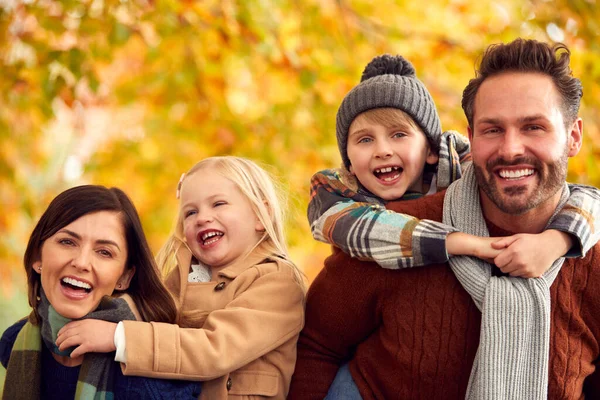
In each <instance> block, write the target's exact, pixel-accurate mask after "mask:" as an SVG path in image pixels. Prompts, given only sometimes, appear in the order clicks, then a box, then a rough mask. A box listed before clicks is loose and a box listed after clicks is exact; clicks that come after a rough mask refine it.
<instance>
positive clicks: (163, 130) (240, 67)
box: [0, 0, 600, 329]
mask: <svg viewBox="0 0 600 400" xmlns="http://www.w3.org/2000/svg"><path fill="white" fill-rule="evenodd" d="M599 10H600V7H598V4H597V3H596V0H556V1H552V2H550V1H541V0H501V1H496V2H486V1H476V0H450V1H448V0H428V1H424V2H420V1H406V0H399V1H387V0H380V1H375V2H372V1H370V0H361V1H343V0H337V1H333V0H296V1H289V2H286V1H272V0H271V1H269V0H262V1H258V0H249V1H232V0H219V1H210V0H207V1H198V2H196V1H191V0H188V1H176V0H163V1H160V2H158V1H156V2H155V1H152V0H146V1H127V0H121V1H111V0H78V1H75V0H66V1H53V0H37V1H35V0H28V1H17V0H0V66H1V68H2V70H1V74H0V199H1V204H2V212H0V229H1V232H2V235H1V236H0V306H1V307H0V310H3V311H0V328H2V329H3V328H4V327H5V326H6V325H8V324H9V323H10V322H12V321H13V320H14V319H16V318H17V317H18V316H21V315H24V314H25V312H26V311H27V306H26V301H25V300H24V299H25V297H24V295H23V291H24V288H25V282H24V273H23V267H22V261H21V257H22V254H23V252H24V248H25V246H26V243H27V239H28V236H29V234H30V232H31V230H32V229H33V226H34V224H35V221H36V220H37V219H38V218H39V216H40V215H41V213H42V212H43V210H44V209H45V207H46V206H47V204H48V203H49V201H50V200H51V199H52V198H53V197H54V196H55V195H56V194H58V193H59V192H60V191H62V190H64V189H66V188H68V187H71V186H74V185H78V184H83V183H95V184H102V185H107V186H118V187H121V188H123V189H124V190H125V191H126V192H127V193H128V194H129V195H130V196H131V197H132V198H133V200H134V202H135V204H136V205H137V207H138V210H139V211H140V213H141V215H142V219H143V224H144V228H145V230H146V232H147V235H148V237H149V240H150V242H151V245H152V247H153V250H155V251H156V250H158V248H159V247H160V245H161V244H162V242H163V241H164V240H165V239H166V237H167V235H168V233H169V231H170V229H171V227H172V223H173V220H174V218H175V215H176V212H177V202H176V199H175V187H176V184H177V181H178V179H179V176H180V174H181V173H182V172H184V171H186V170H187V169H188V168H189V167H190V166H192V165H193V164H194V163H195V162H196V161H198V160H200V159H202V158H204V157H207V156H212V155H222V154H235V155H239V156H245V157H249V158H252V159H254V160H257V161H259V162H261V163H262V164H264V165H266V166H267V169H268V170H269V171H271V172H272V173H273V174H274V175H275V176H276V178H277V179H278V180H279V181H280V182H281V184H282V187H283V188H284V190H285V191H286V192H287V193H288V194H289V198H290V200H289V206H288V207H287V209H288V210H289V213H288V216H289V221H288V224H287V227H288V239H289V244H290V247H291V252H292V256H293V258H294V260H295V261H296V262H297V263H298V264H299V265H300V266H301V267H303V268H304V270H305V272H306V273H307V275H308V277H309V278H312V277H314V275H315V274H316V273H317V272H318V271H319V269H320V267H321V265H322V260H323V259H324V258H325V257H326V256H327V254H328V253H329V247H328V246H326V245H323V244H319V243H316V242H314V241H313V240H312V238H311V235H310V232H309V228H308V224H307V222H306V218H305V210H306V204H307V197H308V182H309V178H310V176H311V175H312V174H313V173H314V172H315V171H317V170H319V169H322V168H325V167H332V166H337V165H338V164H339V163H340V157H339V154H338V151H337V146H336V142H335V133H334V132H335V114H336V111H337V107H338V105H339V103H340V101H341V99H342V98H343V96H344V95H345V94H346V93H347V92H348V91H349V90H350V88H351V87H352V86H354V85H355V84H356V83H357V82H358V80H359V77H360V74H361V72H362V69H363V67H364V66H365V64H366V63H367V62H368V61H369V60H370V59H371V58H372V57H373V56H375V55H378V54H382V53H394V54H402V55H404V56H405V57H406V58H408V59H409V60H411V61H412V62H413V64H414V66H415V68H416V70H417V75H418V76H419V77H420V78H421V79H422V80H423V81H424V82H425V84H426V85H427V87H428V88H429V89H430V91H431V93H432V95H433V96H434V98H435V100H436V103H437V105H438V108H439V110H440V116H441V119H442V122H443V124H444V128H446V129H457V130H459V131H462V132H465V130H466V129H465V126H466V122H465V118H464V115H463V113H462V110H461V108H460V98H461V94H462V90H463V88H464V87H465V85H466V84H467V82H468V80H469V79H470V78H472V77H473V75H474V67H475V64H476V60H477V58H478V56H480V54H481V53H482V51H483V49H484V48H485V47H486V46H487V45H489V44H491V43H495V42H500V41H509V40H512V39H514V38H515V37H518V36H523V37H530V38H537V39H540V40H544V41H562V42H564V43H566V44H567V45H568V46H569V47H570V49H571V50H572V53H573V60H572V68H573V70H574V74H575V75H576V76H578V77H580V78H581V80H582V81H583V85H584V93H585V94H584V104H583V107H582V110H581V116H582V117H583V119H584V127H585V135H586V136H585V144H584V148H583V150H582V152H581V153H580V155H579V156H578V157H577V158H576V159H573V160H572V161H571V163H570V176H569V178H570V180H572V181H577V182H582V183H587V184H592V185H596V186H598V185H599V184H600V169H599V168H598V165H597V160H598V155H599V152H600V132H599V126H600V123H599V118H600V87H599V85H598V83H597V82H600V51H599V50H600V48H599V47H600V42H599V41H598V39H597V38H598V36H599V35H600V11H599ZM9 302H10V304H11V306H10V307H5V305H7V304H9Z"/></svg>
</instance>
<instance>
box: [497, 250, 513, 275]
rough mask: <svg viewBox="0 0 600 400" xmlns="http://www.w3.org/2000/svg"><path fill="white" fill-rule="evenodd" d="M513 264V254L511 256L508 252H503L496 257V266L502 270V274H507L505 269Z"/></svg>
mask: <svg viewBox="0 0 600 400" xmlns="http://www.w3.org/2000/svg"><path fill="white" fill-rule="evenodd" d="M511 262H512V254H510V253H509V252H507V251H503V252H501V253H500V254H498V255H497V256H496V257H494V264H496V267H498V268H500V270H501V271H502V272H506V271H504V268H506V267H507V266H508V265H509V264H510V263H511ZM513 269H514V268H513Z"/></svg>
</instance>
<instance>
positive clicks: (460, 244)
mask: <svg viewBox="0 0 600 400" xmlns="http://www.w3.org/2000/svg"><path fill="white" fill-rule="evenodd" d="M498 239H500V238H497V237H494V238H490V237H479V236H474V235H471V234H468V233H464V232H452V233H450V234H448V237H447V238H446V251H447V252H448V254H449V255H452V256H461V255H462V256H473V257H477V258H481V259H482V260H485V261H487V262H489V263H491V264H493V263H494V258H495V257H497V256H498V255H499V254H500V253H501V252H502V251H503V250H502V249H503V248H500V249H497V248H494V247H492V243H495V242H497V241H498Z"/></svg>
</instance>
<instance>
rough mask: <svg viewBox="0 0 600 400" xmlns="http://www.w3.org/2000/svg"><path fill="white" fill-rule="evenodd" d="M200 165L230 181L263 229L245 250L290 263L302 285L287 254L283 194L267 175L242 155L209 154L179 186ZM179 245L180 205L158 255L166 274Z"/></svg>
mask: <svg viewBox="0 0 600 400" xmlns="http://www.w3.org/2000/svg"><path fill="white" fill-rule="evenodd" d="M203 168H212V169H214V170H216V172H217V173H219V174H221V175H222V176H223V177H225V178H227V179H229V180H231V181H232V182H233V183H234V184H235V185H236V186H237V187H238V188H239V190H240V191H241V192H242V194H243V195H244V196H245V197H246V198H247V199H248V201H249V202H250V205H251V206H252V209H253V210H254V213H255V214H256V216H257V217H258V219H259V220H260V222H261V224H262V225H263V227H264V228H265V231H264V232H263V233H262V236H261V237H260V239H259V241H258V242H257V244H256V245H255V246H254V247H253V248H252V249H250V250H249V251H248V254H249V253H251V252H252V251H254V250H255V249H256V248H257V247H259V246H260V247H261V249H262V250H263V251H265V252H266V253H267V255H270V256H274V257H277V258H278V259H279V261H281V262H283V263H285V264H287V265H289V266H290V267H291V268H292V270H293V271H294V275H295V278H296V280H297V282H298V284H300V285H301V286H302V287H303V288H304V276H303V274H302V272H301V271H300V270H299V269H298V267H297V266H296V265H295V264H294V263H293V262H292V261H291V260H290V259H289V255H288V249H287V244H286V240H285V235H284V216H283V211H282V207H281V204H282V203H284V204H285V202H284V199H283V195H282V192H281V191H279V190H277V189H276V188H275V184H274V182H273V180H272V179H271V177H270V176H269V174H268V173H267V172H266V171H265V170H264V169H263V168H261V167H260V166H258V165H257V164H256V163H255V162H253V161H250V160H248V159H245V158H242V157H234V156H221V157H209V158H205V159H204V160H202V161H200V162H198V163H197V164H196V165H194V166H193V167H192V168H191V169H190V170H189V171H188V172H187V173H186V174H185V176H184V177H183V179H182V180H181V182H180V185H184V184H185V180H186V178H187V177H188V176H190V175H193V174H194V173H196V172H198V171H200V170H201V169H203ZM181 246H187V243H186V242H185V238H184V234H183V213H182V210H181V207H180V208H179V213H178V216H177V222H176V225H175V228H174V231H173V233H172V234H171V236H170V237H169V239H168V240H167V243H166V244H165V245H164V246H163V247H162V248H161V249H160V251H159V252H158V255H157V262H158V265H159V267H160V268H161V270H162V271H163V275H164V276H165V277H167V276H168V275H169V274H170V273H171V271H173V269H175V267H176V265H177V260H176V259H175V254H176V253H177V250H178V249H179V248H180V247H181ZM246 255H247V254H246Z"/></svg>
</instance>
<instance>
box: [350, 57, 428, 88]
mask: <svg viewBox="0 0 600 400" xmlns="http://www.w3.org/2000/svg"><path fill="white" fill-rule="evenodd" d="M378 75H402V76H410V77H415V76H416V73H415V68H414V67H413V65H412V64H411V63H410V62H409V61H408V60H406V59H405V58H404V57H402V56H392V55H390V54H384V55H382V56H377V57H375V58H374V59H372V60H371V62H370V63H368V64H367V66H366V67H365V70H364V71H363V73H362V76H361V77H360V81H361V82H364V81H366V80H367V79H370V78H373V77H374V76H378Z"/></svg>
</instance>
